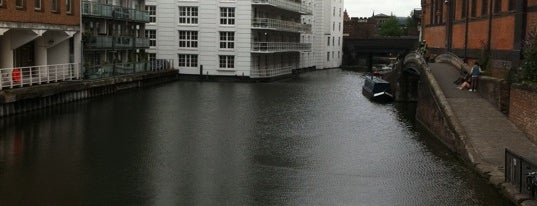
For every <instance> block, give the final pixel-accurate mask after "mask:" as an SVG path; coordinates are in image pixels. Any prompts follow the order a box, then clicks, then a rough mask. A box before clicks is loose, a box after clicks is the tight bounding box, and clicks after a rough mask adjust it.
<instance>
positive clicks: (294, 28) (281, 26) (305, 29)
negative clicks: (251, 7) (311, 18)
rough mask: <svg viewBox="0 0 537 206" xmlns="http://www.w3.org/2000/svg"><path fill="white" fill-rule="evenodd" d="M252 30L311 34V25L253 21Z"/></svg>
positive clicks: (270, 20)
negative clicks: (276, 30)
mask: <svg viewBox="0 0 537 206" xmlns="http://www.w3.org/2000/svg"><path fill="white" fill-rule="evenodd" d="M252 28H259V29H278V30H285V31H291V32H302V33H311V24H302V23H300V22H292V21H283V20H279V19H271V18H254V19H252Z"/></svg>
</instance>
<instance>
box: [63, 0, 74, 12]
mask: <svg viewBox="0 0 537 206" xmlns="http://www.w3.org/2000/svg"><path fill="white" fill-rule="evenodd" d="M65 12H66V13H68V14H71V13H73V6H72V4H71V0H65Z"/></svg>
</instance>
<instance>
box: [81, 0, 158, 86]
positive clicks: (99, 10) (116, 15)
mask: <svg viewBox="0 0 537 206" xmlns="http://www.w3.org/2000/svg"><path fill="white" fill-rule="evenodd" d="M81 4H82V31H83V38H82V44H83V67H84V76H85V78H90V79H92V78H103V77H109V76H114V75H121V74H128V73H135V72H142V71H148V70H151V69H158V68H155V65H150V64H148V59H147V54H146V53H145V49H147V48H149V39H147V38H145V25H146V23H148V22H149V19H150V18H149V13H148V12H146V11H145V0H82V1H81ZM161 66H162V65H161Z"/></svg>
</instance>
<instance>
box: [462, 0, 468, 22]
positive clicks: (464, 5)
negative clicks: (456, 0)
mask: <svg viewBox="0 0 537 206" xmlns="http://www.w3.org/2000/svg"><path fill="white" fill-rule="evenodd" d="M467 16H468V0H463V1H462V11H461V19H465V18H466V17H467Z"/></svg>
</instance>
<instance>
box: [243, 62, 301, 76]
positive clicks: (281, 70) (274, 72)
mask: <svg viewBox="0 0 537 206" xmlns="http://www.w3.org/2000/svg"><path fill="white" fill-rule="evenodd" d="M293 69H296V67H295V66H280V65H274V66H271V67H267V68H252V71H250V78H271V77H277V76H282V75H287V74H291V73H292V72H293Z"/></svg>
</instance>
